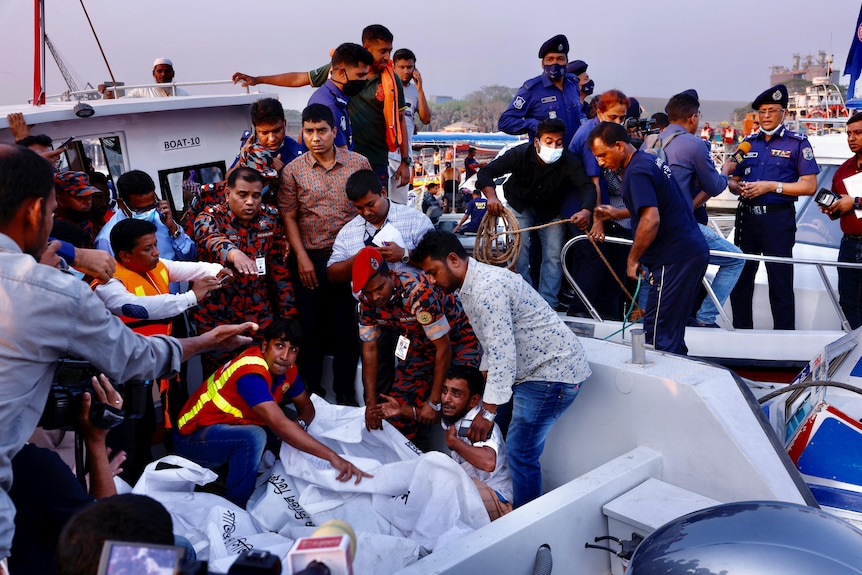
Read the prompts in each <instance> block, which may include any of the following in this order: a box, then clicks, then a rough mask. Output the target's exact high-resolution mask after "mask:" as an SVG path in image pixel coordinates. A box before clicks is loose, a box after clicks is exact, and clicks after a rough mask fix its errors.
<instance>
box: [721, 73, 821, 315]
mask: <svg viewBox="0 0 862 575" xmlns="http://www.w3.org/2000/svg"><path fill="white" fill-rule="evenodd" d="M787 101H788V96H787V88H786V87H785V86H784V85H783V84H778V85H777V86H773V87H772V88H769V89H768V90H766V91H765V92H763V93H762V94H760V95H759V96H757V98H755V99H754V102H753V103H752V104H751V107H752V108H753V109H754V110H756V111H757V115H758V118H759V119H760V131H759V132H757V133H756V134H755V135H753V136H748V137H747V138H745V142H747V143H748V144H749V146H750V150H749V152H748V153H747V154H745V157H744V158H743V160H742V163H740V164H739V165H737V166H736V170H735V171H734V172H733V178H731V179H730V180H729V181H728V182H727V187H728V188H730V191H731V192H733V193H734V194H736V195H738V196H739V207H737V208H736V233H735V234H734V240H735V242H736V245H737V246H739V247H740V248H741V249H742V251H743V252H744V253H747V254H763V255H767V256H783V257H791V256H792V255H793V244H794V243H795V241H796V210H795V209H794V208H793V206H794V205H795V203H796V198H797V197H798V196H810V195H811V194H813V193H814V192H815V191H816V190H817V173H818V172H820V168H818V167H817V161H816V160H815V159H814V151H813V150H812V148H811V144H810V143H808V139H807V138H806V137H805V136H804V135H802V134H798V133H796V132H791V131H790V130H788V129H787V128H786V127H785V126H784V115H785V113H786V108H787ZM758 265H759V263H758V262H755V261H747V262H745V267H744V268H742V275H740V276H739V281H737V282H736V286H735V287H734V288H733V291H732V292H731V293H730V303H731V305H732V306H733V327H735V328H737V329H751V328H753V327H754V319H753V317H752V306H751V300H752V297H753V296H754V275H755V274H756V273H757V267H758ZM766 275H767V277H768V278H769V303H770V306H771V307H772V319H773V324H774V326H775V329H794V328H795V325H796V316H795V313H796V305H795V303H794V298H793V267H792V266H789V265H783V264H766Z"/></svg>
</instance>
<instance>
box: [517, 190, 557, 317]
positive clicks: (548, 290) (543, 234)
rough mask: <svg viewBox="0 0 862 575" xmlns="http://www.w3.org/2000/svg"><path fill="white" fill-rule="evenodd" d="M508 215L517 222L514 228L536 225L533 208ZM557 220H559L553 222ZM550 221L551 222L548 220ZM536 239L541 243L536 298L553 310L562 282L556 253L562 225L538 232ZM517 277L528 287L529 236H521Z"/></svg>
mask: <svg viewBox="0 0 862 575" xmlns="http://www.w3.org/2000/svg"><path fill="white" fill-rule="evenodd" d="M510 207H511V206H510ZM512 213H513V214H515V217H516V218H517V219H518V225H519V226H521V227H522V228H528V227H531V226H535V225H537V224H540V223H546V222H539V221H537V219H536V212H535V210H533V208H524V211H523V212H517V211H515V210H514V209H512ZM555 219H559V218H555ZM552 221H553V220H552ZM538 234H539V239H540V240H541V242H542V266H541V272H540V273H539V290H538V291H539V295H541V296H542V297H543V298H544V299H545V301H546V302H548V304H549V305H550V306H551V307H552V308H555V307H557V304H558V303H559V302H558V301H557V293H559V291H560V284H561V283H562V281H563V267H562V260H561V259H560V253H561V252H562V251H563V243H564V242H565V237H566V229H565V226H563V225H557V226H550V227H547V228H543V229H541V230H538ZM517 267H518V273H519V274H521V277H523V278H524V281H526V282H527V283H528V284H529V285H533V282H532V281H531V280H530V234H521V251H520V252H519V253H518V266H517Z"/></svg>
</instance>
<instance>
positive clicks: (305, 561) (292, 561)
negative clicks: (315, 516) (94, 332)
mask: <svg viewBox="0 0 862 575" xmlns="http://www.w3.org/2000/svg"><path fill="white" fill-rule="evenodd" d="M354 555H356V533H354V531H353V528H352V527H350V525H349V524H348V523H346V522H344V521H341V520H339V519H330V520H329V521H327V522H326V523H324V524H323V525H321V526H320V527H318V528H317V530H316V531H315V532H314V533H312V534H311V537H300V538H299V539H297V540H296V542H295V543H294V544H293V547H291V548H290V551H288V553H287V570H286V572H287V573H292V574H294V575H353V557H354Z"/></svg>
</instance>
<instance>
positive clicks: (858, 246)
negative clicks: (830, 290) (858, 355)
mask: <svg viewBox="0 0 862 575" xmlns="http://www.w3.org/2000/svg"><path fill="white" fill-rule="evenodd" d="M838 261H839V262H848V263H854V264H858V263H862V241H859V240H854V239H851V238H848V237H847V236H844V237H843V238H842V239H841V247H840V248H839V249H838ZM838 301H839V303H840V304H841V309H842V310H844V315H845V316H847V321H848V322H849V323H850V327H851V328H853V329H856V328H857V327H859V326H860V325H862V270H851V269H846V268H838Z"/></svg>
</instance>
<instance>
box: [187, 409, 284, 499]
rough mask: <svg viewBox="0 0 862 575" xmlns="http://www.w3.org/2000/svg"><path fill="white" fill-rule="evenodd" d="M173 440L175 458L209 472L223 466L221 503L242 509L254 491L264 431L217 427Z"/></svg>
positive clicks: (234, 426)
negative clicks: (223, 476)
mask: <svg viewBox="0 0 862 575" xmlns="http://www.w3.org/2000/svg"><path fill="white" fill-rule="evenodd" d="M174 437H175V443H174V452H175V453H176V454H177V455H180V456H182V457H185V458H186V459H190V460H192V461H194V462H195V463H197V464H198V465H203V466H204V467H207V468H209V469H213V470H215V469H218V468H219V467H221V466H222V465H224V464H225V463H227V466H228V471H227V491H225V494H224V496H225V499H229V500H230V501H233V502H234V503H236V504H237V505H239V506H240V507H242V508H243V509H244V508H245V505H246V503H248V498H249V497H251V494H252V492H253V491H254V483H255V480H256V479H257V468H258V465H259V464H260V458H261V457H262V456H263V450H264V448H265V447H266V443H267V437H268V436H267V433H266V430H265V429H264V428H262V427H259V426H257V425H228V424H225V423H218V424H216V425H207V426H206V427H202V428H200V429H198V430H196V431H194V432H193V433H191V434H190V435H180V434H174Z"/></svg>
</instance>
